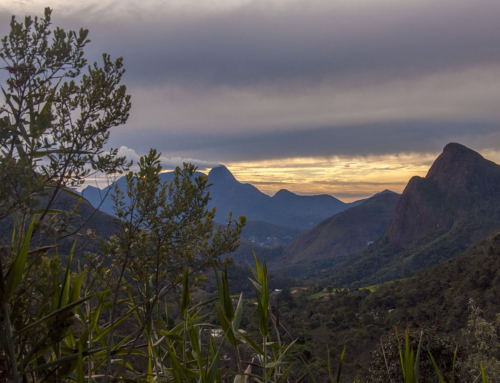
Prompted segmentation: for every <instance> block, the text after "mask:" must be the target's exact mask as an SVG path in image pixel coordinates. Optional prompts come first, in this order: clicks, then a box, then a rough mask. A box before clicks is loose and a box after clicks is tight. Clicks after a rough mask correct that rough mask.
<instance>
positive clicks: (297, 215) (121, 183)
mask: <svg viewBox="0 0 500 383" xmlns="http://www.w3.org/2000/svg"><path fill="white" fill-rule="evenodd" d="M202 174H203V173H198V172H197V173H195V176H198V175H202ZM160 177H161V180H162V182H165V181H171V180H172V179H173V172H167V173H162V174H161V176H160ZM208 182H209V183H210V184H212V186H211V187H210V189H209V193H210V197H211V201H210V203H209V205H208V207H209V208H212V207H216V208H217V214H216V220H217V221H218V222H224V220H225V219H227V217H228V215H229V212H232V213H233V219H234V218H237V217H238V216H239V215H244V216H246V217H247V221H265V222H270V223H273V224H276V225H280V226H285V227H289V228H293V229H304V228H306V229H307V228H311V227H313V226H315V225H317V224H318V223H319V222H321V221H323V220H324V219H326V218H328V217H330V216H332V215H334V214H337V213H339V212H341V211H344V210H346V209H348V208H349V207H352V206H356V205H358V204H359V203H361V202H362V201H356V202H353V203H345V202H342V201H340V200H338V199H337V198H335V197H332V196H330V195H326V194H324V195H315V196H301V195H297V194H295V193H292V192H290V191H288V190H280V191H279V192H277V193H276V194H275V195H274V196H272V197H270V196H268V195H267V194H264V193H262V192H261V191H260V190H259V189H257V188H256V187H255V186H252V185H250V184H244V183H241V182H239V181H238V180H236V178H235V177H234V176H233V174H232V173H231V172H230V171H229V170H228V169H227V168H226V167H225V166H223V165H221V166H217V167H215V168H213V169H212V170H211V171H210V172H209V174H208ZM115 184H116V185H118V187H119V188H120V190H122V191H125V190H126V181H125V178H124V177H121V178H119V179H118V180H117V181H116V183H115ZM112 187H114V185H113V186H108V187H106V188H104V189H102V190H100V189H98V188H96V187H93V186H87V187H86V188H85V189H84V190H83V191H82V195H83V196H84V197H85V198H87V199H88V200H89V202H90V203H91V204H92V205H93V206H95V207H98V206H99V205H100V207H99V209H100V210H101V211H103V212H106V213H108V214H111V215H113V214H114V211H113V202H112V200H111V198H110V197H109V196H108V197H107V198H106V199H105V200H104V202H102V203H101V201H102V198H103V197H104V196H106V194H110V193H111V192H112V190H111V188H112ZM127 202H128V200H127V198H125V203H127Z"/></svg>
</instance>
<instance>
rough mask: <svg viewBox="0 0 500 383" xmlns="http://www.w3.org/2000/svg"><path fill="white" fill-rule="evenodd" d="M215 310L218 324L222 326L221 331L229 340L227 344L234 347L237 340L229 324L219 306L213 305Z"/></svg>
mask: <svg viewBox="0 0 500 383" xmlns="http://www.w3.org/2000/svg"><path fill="white" fill-rule="evenodd" d="M215 309H216V310H217V316H218V317H219V322H220V324H221V326H222V329H223V330H224V333H225V334H226V336H227V339H228V340H229V343H231V344H232V345H233V346H235V347H236V346H237V345H238V340H237V339H236V337H235V335H234V332H233V329H232V328H231V325H230V324H229V322H228V320H227V319H226V317H225V316H224V313H223V312H222V310H221V309H220V308H219V306H217V305H215Z"/></svg>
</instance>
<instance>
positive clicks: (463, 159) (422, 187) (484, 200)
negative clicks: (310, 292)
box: [324, 143, 500, 285]
mask: <svg viewBox="0 0 500 383" xmlns="http://www.w3.org/2000/svg"><path fill="white" fill-rule="evenodd" d="M499 185H500V166H499V165H497V164H495V163H494V162H491V161H488V160H486V159H484V158H483V157H482V156H481V155H480V154H478V153H476V152H475V151H473V150H471V149H469V148H467V147H465V146H463V145H460V144H456V143H452V144H448V145H447V146H446V147H445V148H444V150H443V153H442V154H441V155H440V156H439V157H438V158H437V159H436V161H435V162H434V164H433V165H432V167H431V169H430V170H429V172H428V174H427V175H426V177H425V178H421V177H413V178H412V179H411V180H410V182H409V183H408V185H407V186H406V188H405V190H404V192H403V194H402V195H401V198H400V199H399V201H398V204H397V206H396V209H395V212H394V216H393V219H392V222H391V224H390V225H389V227H388V228H387V230H386V232H385V233H384V235H383V236H382V237H381V238H380V239H379V240H378V241H376V242H375V243H374V244H373V245H372V246H370V247H369V248H367V249H366V250H364V251H363V252H362V253H360V254H359V255H358V256H356V257H355V258H353V259H351V260H349V261H346V262H344V263H343V264H342V265H339V266H338V267H336V268H334V269H333V270H330V271H329V274H328V275H326V274H325V275H324V276H325V278H326V279H328V280H329V281H330V282H332V283H334V284H336V285H345V284H352V283H353V282H357V284H361V285H371V284H375V283H380V282H383V281H388V280H393V279H399V278H405V277H408V276H410V275H412V274H413V273H414V272H416V271H418V270H422V269H424V268H427V267H430V266H433V265H435V264H438V263H440V262H442V261H444V260H446V259H449V258H451V257H453V256H456V255H457V254H458V253H460V252H461V251H464V250H465V249H466V248H467V247H468V246H470V244H472V243H473V242H475V241H477V240H479V239H481V238H485V237H487V236H488V235H490V234H491V233H493V232H494V231H495V230H496V229H498V228H499V227H500V188H498V186H499Z"/></svg>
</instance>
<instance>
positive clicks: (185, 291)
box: [181, 266, 190, 317]
mask: <svg viewBox="0 0 500 383" xmlns="http://www.w3.org/2000/svg"><path fill="white" fill-rule="evenodd" d="M182 286H183V288H182V301H181V313H182V316H183V317H184V316H185V313H186V309H187V308H188V307H189V300H190V297H189V270H188V268H187V266H185V267H184V275H183V278H182Z"/></svg>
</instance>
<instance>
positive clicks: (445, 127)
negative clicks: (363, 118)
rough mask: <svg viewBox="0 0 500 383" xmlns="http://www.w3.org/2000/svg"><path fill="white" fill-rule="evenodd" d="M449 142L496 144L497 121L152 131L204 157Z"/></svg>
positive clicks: (169, 144)
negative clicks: (212, 131)
mask: <svg viewBox="0 0 500 383" xmlns="http://www.w3.org/2000/svg"><path fill="white" fill-rule="evenodd" d="M112 141H116V143H118V142H121V143H123V145H127V146H130V147H132V146H133V147H134V149H136V150H137V151H140V152H145V151H147V150H148V149H149V146H150V145H151V144H152V142H153V141H152V140H151V137H144V136H142V135H141V134H140V132H138V133H137V134H135V135H132V136H129V137H123V136H119V135H115V136H114V137H113V138H112ZM449 142H460V143H463V144H465V145H469V146H471V147H472V148H474V149H475V150H481V149H497V148H498V147H499V146H500V124H492V123H482V122H473V121H471V122H453V121H447V122H401V123H384V124H366V125H360V126H346V127H335V128H331V127H323V128H314V129H311V128H303V129H298V130H293V131H290V130H287V131H282V132H280V131H271V132H267V133H259V134H255V133H252V132H251V130H249V131H248V132H247V133H234V134H231V133H226V134H196V135H193V134H191V133H189V132H186V133H185V134H182V133H174V132H170V131H167V130H165V131H160V132H156V133H155V137H154V143H155V144H156V145H157V149H158V150H160V151H163V152H164V153H167V154H168V155H178V156H181V157H190V156H194V155H195V154H196V156H198V158H203V159H206V160H207V161H221V162H228V161H252V160H264V159H279V158H292V157H331V156H368V155H384V154H397V153H436V152H440V151H441V150H442V149H443V147H444V146H445V145H446V144H447V143H449Z"/></svg>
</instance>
